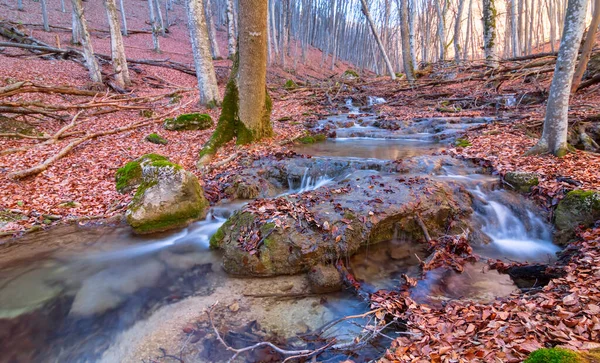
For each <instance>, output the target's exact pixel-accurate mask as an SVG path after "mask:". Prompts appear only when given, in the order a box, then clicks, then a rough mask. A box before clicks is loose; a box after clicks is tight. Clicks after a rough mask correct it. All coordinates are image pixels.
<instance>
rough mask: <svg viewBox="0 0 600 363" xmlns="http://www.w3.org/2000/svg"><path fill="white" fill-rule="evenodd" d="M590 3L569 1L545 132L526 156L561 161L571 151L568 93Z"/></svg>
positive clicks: (551, 86) (549, 99) (553, 78)
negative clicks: (543, 155) (544, 155)
mask: <svg viewBox="0 0 600 363" xmlns="http://www.w3.org/2000/svg"><path fill="white" fill-rule="evenodd" d="M587 3H588V0H569V5H568V7H567V12H566V16H565V25H564V27H563V35H562V39H561V41H560V48H559V50H558V57H557V59H556V67H555V69H554V76H553V77H552V84H551V85H550V95H549V96H548V104H547V106H546V118H545V120H544V131H543V132H542V137H541V138H540V140H539V141H538V143H537V145H535V146H534V147H533V148H531V149H530V150H529V151H528V152H527V154H529V155H532V154H540V153H546V152H550V153H552V154H554V155H556V156H558V157H561V156H564V155H565V154H566V153H567V151H568V145H567V131H568V130H567V129H568V125H569V123H568V114H569V96H570V92H569V91H570V90H571V82H572V81H573V73H574V71H575V63H576V62H577V53H578V51H579V44H580V43H581V37H582V36H583V30H584V27H585V14H586V8H587Z"/></svg>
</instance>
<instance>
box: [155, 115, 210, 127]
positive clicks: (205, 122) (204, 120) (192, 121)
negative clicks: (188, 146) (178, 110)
mask: <svg viewBox="0 0 600 363" xmlns="http://www.w3.org/2000/svg"><path fill="white" fill-rule="evenodd" d="M214 124H215V123H214V121H213V119H212V117H210V115H207V114H205V113H186V114H183V115H179V116H177V117H175V118H168V119H166V120H165V123H164V127H165V129H167V130H170V131H180V130H206V129H209V128H211V127H213V125H214Z"/></svg>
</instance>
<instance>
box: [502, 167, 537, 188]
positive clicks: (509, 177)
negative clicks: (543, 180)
mask: <svg viewBox="0 0 600 363" xmlns="http://www.w3.org/2000/svg"><path fill="white" fill-rule="evenodd" d="M504 181H506V182H507V183H508V184H509V185H510V186H511V187H513V188H514V189H515V190H517V191H519V192H523V193H529V192H530V191H531V188H532V187H534V186H536V185H538V184H539V175H538V174H536V173H528V172H525V171H509V172H508V173H506V174H505V175H504Z"/></svg>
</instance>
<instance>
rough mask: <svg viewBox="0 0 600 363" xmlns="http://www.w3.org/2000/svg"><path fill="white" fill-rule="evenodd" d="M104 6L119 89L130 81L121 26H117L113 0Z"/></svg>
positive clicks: (107, 1)
mask: <svg viewBox="0 0 600 363" xmlns="http://www.w3.org/2000/svg"><path fill="white" fill-rule="evenodd" d="M104 5H105V6H106V15H107V17H108V27H109V28H110V50H111V56H112V64H113V70H114V72H115V80H116V81H117V84H118V85H119V86H120V87H125V86H129V85H130V84H131V80H130V79H129V69H128V68H127V58H126V57H125V47H124V46H123V36H122V34H121V26H120V25H119V15H118V14H117V4H116V3H115V0H105V1H104Z"/></svg>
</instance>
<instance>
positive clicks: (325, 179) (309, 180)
mask: <svg viewBox="0 0 600 363" xmlns="http://www.w3.org/2000/svg"><path fill="white" fill-rule="evenodd" d="M308 171H309V170H308V168H306V169H305V170H304V174H303V175H302V179H300V186H298V187H295V185H294V184H295V183H294V181H293V180H292V179H291V178H288V185H289V186H290V191H289V193H288V194H298V193H304V192H307V191H309V190H314V189H317V188H320V187H322V186H324V185H327V184H329V183H331V182H332V181H333V178H330V177H329V176H327V175H326V174H325V175H320V176H318V177H313V176H311V175H309V174H308Z"/></svg>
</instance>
